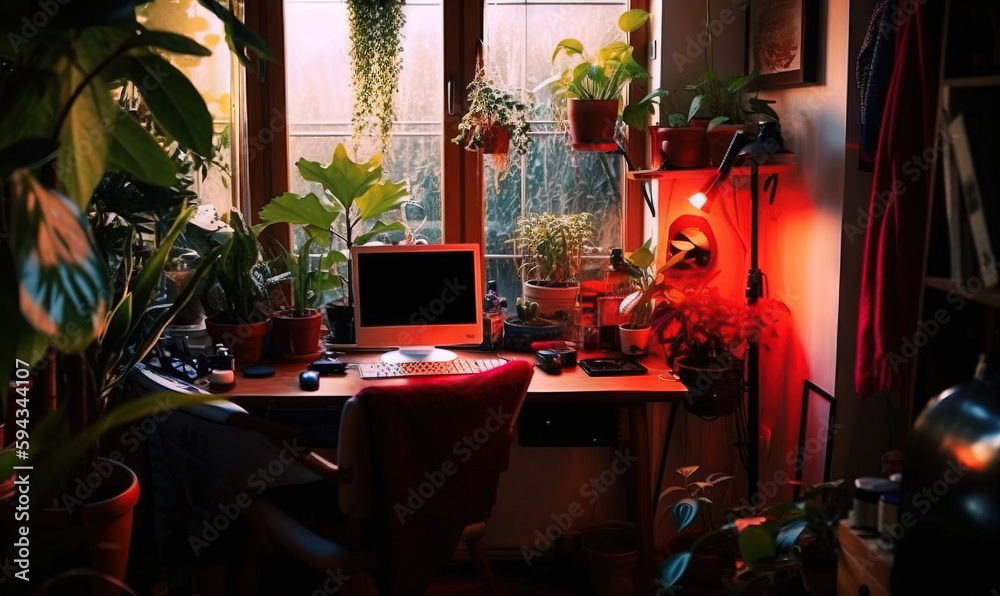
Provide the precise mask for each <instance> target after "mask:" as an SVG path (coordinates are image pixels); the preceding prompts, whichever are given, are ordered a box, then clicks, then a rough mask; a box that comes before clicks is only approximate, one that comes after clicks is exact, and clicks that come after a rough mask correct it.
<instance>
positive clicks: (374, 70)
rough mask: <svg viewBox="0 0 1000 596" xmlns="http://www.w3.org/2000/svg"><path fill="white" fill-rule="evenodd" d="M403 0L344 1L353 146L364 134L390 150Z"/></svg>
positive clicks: (384, 151)
mask: <svg viewBox="0 0 1000 596" xmlns="http://www.w3.org/2000/svg"><path fill="white" fill-rule="evenodd" d="M404 3H405V0H347V10H348V15H349V18H350V24H351V87H352V88H353V89H354V106H353V109H352V114H351V123H352V124H353V132H354V141H355V143H356V142H357V141H358V140H359V139H360V138H361V137H363V136H364V135H365V134H371V135H372V136H374V137H375V138H376V139H377V140H378V144H379V149H380V151H381V152H382V155H384V156H386V155H387V154H388V150H389V143H390V141H389V128H390V127H391V126H392V121H393V120H395V118H396V105H395V97H396V91H397V90H398V89H399V72H400V70H401V69H402V66H403V35H402V31H403V25H405V24H406V17H405V16H404V15H403V4H404Z"/></svg>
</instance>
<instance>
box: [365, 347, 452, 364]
mask: <svg viewBox="0 0 1000 596" xmlns="http://www.w3.org/2000/svg"><path fill="white" fill-rule="evenodd" d="M456 358H458V354H456V353H455V352H452V351H450V350H442V349H440V348H435V347H434V346H407V347H405V348H399V349H397V350H393V351H391V352H386V353H385V354H382V362H384V363H386V364H400V363H403V362H450V361H452V360H455V359H456Z"/></svg>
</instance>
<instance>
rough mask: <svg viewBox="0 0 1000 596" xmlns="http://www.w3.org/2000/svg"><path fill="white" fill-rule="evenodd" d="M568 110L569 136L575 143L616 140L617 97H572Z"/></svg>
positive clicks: (568, 103)
mask: <svg viewBox="0 0 1000 596" xmlns="http://www.w3.org/2000/svg"><path fill="white" fill-rule="evenodd" d="M567 112H568V114H567V119H568V120H569V136H570V139H571V140H572V143H573V144H574V145H581V144H587V143H614V142H615V123H616V122H617V121H618V100H617V99H570V100H569V101H568V102H567Z"/></svg>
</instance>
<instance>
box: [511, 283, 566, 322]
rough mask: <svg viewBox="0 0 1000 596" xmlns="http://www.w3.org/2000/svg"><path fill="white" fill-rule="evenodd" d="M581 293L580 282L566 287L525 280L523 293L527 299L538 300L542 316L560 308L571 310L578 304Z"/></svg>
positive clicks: (551, 313)
mask: <svg viewBox="0 0 1000 596" xmlns="http://www.w3.org/2000/svg"><path fill="white" fill-rule="evenodd" d="M579 294H580V284H578V283H577V284H574V285H572V286H565V287H555V288H551V287H547V286H540V285H538V284H536V283H535V282H534V281H526V282H524V286H523V288H522V290H521V295H522V296H523V297H524V299H525V300H526V301H530V302H537V303H538V306H539V308H540V309H541V311H540V313H541V315H542V316H547V317H551V316H554V315H555V314H556V312H557V311H560V310H570V309H572V308H573V307H575V306H576V300H577V296H578V295H579Z"/></svg>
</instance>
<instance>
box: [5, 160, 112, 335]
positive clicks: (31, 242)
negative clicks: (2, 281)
mask: <svg viewBox="0 0 1000 596" xmlns="http://www.w3.org/2000/svg"><path fill="white" fill-rule="evenodd" d="M11 186H12V189H13V191H14V192H13V197H12V200H11V201H10V210H11V213H10V217H11V221H10V236H11V237H10V241H11V252H12V254H13V257H14V263H15V267H16V268H17V269H18V271H17V277H18V284H19V285H18V297H19V306H20V309H21V314H22V315H23V316H24V319H25V321H27V322H28V324H30V325H31V326H32V327H33V328H34V329H36V330H37V331H38V332H39V333H42V334H44V335H46V336H47V337H49V338H50V339H51V340H52V341H53V342H54V343H55V344H56V346H57V347H59V348H60V349H61V350H62V351H64V352H66V353H74V352H78V351H80V350H83V349H84V348H86V347H87V346H88V345H89V344H90V343H91V342H92V341H93V340H94V339H96V338H97V337H98V336H100V334H101V333H102V331H103V330H104V325H105V317H106V316H107V302H106V300H107V299H106V294H107V291H108V277H107V272H106V270H105V265H104V260H103V258H102V256H101V255H100V253H99V252H98V251H97V250H95V248H94V241H93V237H92V236H91V233H90V226H89V223H88V221H87V218H86V216H85V215H84V214H83V213H82V212H81V211H80V209H79V207H77V205H76V204H75V203H73V201H70V200H69V199H68V198H67V197H65V196H62V195H59V194H57V193H55V192H53V191H50V190H49V189H47V188H45V187H43V186H42V185H41V184H39V183H38V181H37V180H35V179H34V178H33V177H32V176H31V174H30V173H29V172H27V171H26V170H18V171H16V172H15V173H14V175H13V176H12V182H11Z"/></svg>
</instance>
